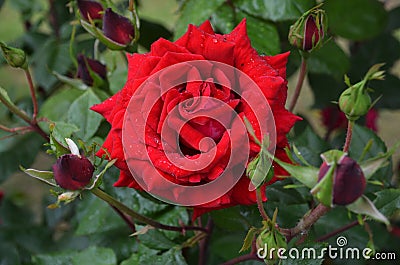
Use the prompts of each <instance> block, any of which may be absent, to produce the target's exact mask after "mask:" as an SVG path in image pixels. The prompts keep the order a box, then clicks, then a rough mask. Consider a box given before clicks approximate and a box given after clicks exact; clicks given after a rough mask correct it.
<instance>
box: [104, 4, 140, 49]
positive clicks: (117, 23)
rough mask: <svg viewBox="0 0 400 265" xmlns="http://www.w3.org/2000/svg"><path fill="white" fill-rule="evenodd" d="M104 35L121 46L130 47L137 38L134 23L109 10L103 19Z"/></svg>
mask: <svg viewBox="0 0 400 265" xmlns="http://www.w3.org/2000/svg"><path fill="white" fill-rule="evenodd" d="M103 32H104V35H105V36H106V37H107V38H109V39H111V40H113V41H115V42H116V43H118V44H121V45H128V44H129V43H131V41H132V40H133V38H134V37H135V28H134V26H133V24H132V22H131V21H130V20H129V19H128V18H126V17H124V16H121V15H119V14H117V13H115V12H113V11H112V10H111V8H107V9H106V12H105V13H104V18H103Z"/></svg>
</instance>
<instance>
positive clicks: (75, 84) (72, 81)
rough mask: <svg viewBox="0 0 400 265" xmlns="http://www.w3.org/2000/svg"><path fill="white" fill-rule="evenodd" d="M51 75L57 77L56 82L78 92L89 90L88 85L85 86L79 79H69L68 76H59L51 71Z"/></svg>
mask: <svg viewBox="0 0 400 265" xmlns="http://www.w3.org/2000/svg"><path fill="white" fill-rule="evenodd" d="M53 75H55V76H56V77H57V79H58V80H60V81H61V82H63V83H65V84H67V85H70V86H71V87H74V88H77V89H80V90H86V89H88V88H89V86H88V85H86V84H85V83H83V81H82V80H81V79H76V78H70V77H68V76H65V75H61V74H59V73H57V72H56V71H53Z"/></svg>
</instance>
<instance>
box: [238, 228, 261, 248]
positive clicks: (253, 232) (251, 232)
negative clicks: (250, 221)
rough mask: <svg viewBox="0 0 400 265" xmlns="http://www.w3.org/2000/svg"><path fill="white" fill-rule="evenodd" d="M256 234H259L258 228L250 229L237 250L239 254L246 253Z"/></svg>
mask: <svg viewBox="0 0 400 265" xmlns="http://www.w3.org/2000/svg"><path fill="white" fill-rule="evenodd" d="M258 232H259V229H258V228H255V227H250V229H249V231H248V232H247V235H246V237H245V238H244V241H243V246H242V248H241V249H240V250H239V252H242V251H246V250H248V249H249V248H250V247H251V244H252V242H253V240H254V237H255V236H256V235H257V233H258Z"/></svg>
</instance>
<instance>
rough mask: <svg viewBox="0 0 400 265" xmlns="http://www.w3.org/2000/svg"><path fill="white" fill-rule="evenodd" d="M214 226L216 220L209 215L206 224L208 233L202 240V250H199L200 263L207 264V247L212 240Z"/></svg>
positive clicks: (199, 264) (201, 264)
mask: <svg viewBox="0 0 400 265" xmlns="http://www.w3.org/2000/svg"><path fill="white" fill-rule="evenodd" d="M213 227H214V222H213V220H212V218H211V217H208V222H207V225H206V229H207V231H208V234H207V235H206V237H205V238H203V239H202V240H201V241H200V243H199V244H200V246H199V248H200V250H199V262H198V265H206V264H207V249H208V242H209V241H210V235H211V232H212V230H213Z"/></svg>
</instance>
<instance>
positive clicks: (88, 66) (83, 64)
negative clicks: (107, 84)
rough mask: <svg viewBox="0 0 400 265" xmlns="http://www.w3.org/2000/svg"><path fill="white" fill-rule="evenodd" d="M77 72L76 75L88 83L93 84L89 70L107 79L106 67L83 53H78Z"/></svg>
mask: <svg viewBox="0 0 400 265" xmlns="http://www.w3.org/2000/svg"><path fill="white" fill-rule="evenodd" d="M77 60H78V73H77V77H78V78H80V79H82V81H83V82H84V83H85V84H86V85H88V86H92V85H93V78H92V76H91V75H90V71H92V72H93V73H95V74H97V75H98V76H99V77H100V78H102V79H103V80H106V79H107V68H106V66H105V65H104V64H102V63H101V62H99V61H97V60H93V59H90V58H87V57H85V56H84V55H83V54H79V55H78V58H77Z"/></svg>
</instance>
